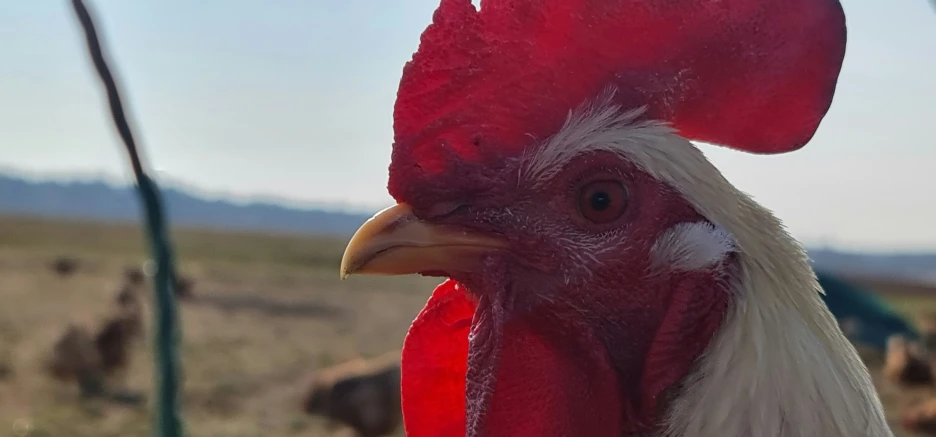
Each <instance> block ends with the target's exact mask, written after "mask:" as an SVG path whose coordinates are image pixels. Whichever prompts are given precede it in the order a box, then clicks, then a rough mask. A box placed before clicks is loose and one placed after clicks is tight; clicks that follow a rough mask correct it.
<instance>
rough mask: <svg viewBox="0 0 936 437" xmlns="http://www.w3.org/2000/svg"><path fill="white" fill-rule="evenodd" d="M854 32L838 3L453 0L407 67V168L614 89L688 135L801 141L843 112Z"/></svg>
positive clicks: (402, 153)
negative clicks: (832, 108)
mask: <svg viewBox="0 0 936 437" xmlns="http://www.w3.org/2000/svg"><path fill="white" fill-rule="evenodd" d="M845 39H846V38H845V17H844V13H843V12H842V8H841V5H840V4H839V2H838V1H837V0H656V1H653V0H603V1H598V0H552V1H550V0H484V1H483V2H482V7H481V9H480V11H478V10H476V9H475V8H474V6H473V5H472V4H471V2H470V0H442V4H441V5H440V6H439V8H438V9H437V10H436V12H435V16H434V20H433V23H432V24H431V25H430V26H429V27H428V28H427V29H426V31H425V32H424V33H423V35H422V40H421V43H420V46H419V51H418V52H417V53H416V54H415V55H414V56H413V60H412V61H411V62H409V63H408V64H407V65H406V67H405V68H404V70H403V77H402V80H401V83H400V89H399V93H398V96H397V101H396V107H395V112H394V129H395V145H394V155H393V159H394V165H395V166H400V168H402V167H412V166H413V165H414V164H418V166H419V167H420V168H422V169H423V170H424V171H428V172H430V173H435V172H438V171H440V170H441V169H442V168H444V167H445V166H446V165H447V162H448V161H450V158H449V156H451V152H452V151H454V152H455V153H457V154H458V155H459V157H461V158H462V159H469V160H473V161H477V160H479V159H483V158H484V157H485V156H504V155H505V154H506V155H508V156H509V155H512V154H515V153H517V152H519V151H520V150H522V149H523V148H524V147H525V146H526V145H528V144H529V143H530V142H531V140H530V137H531V136H532V137H534V138H539V139H543V138H545V137H548V136H550V135H552V134H554V133H555V132H556V131H557V130H558V129H559V127H560V126H561V125H562V122H563V121H564V119H565V117H566V116H567V114H568V111H569V110H570V109H573V108H575V107H577V106H579V105H581V104H582V103H585V102H587V101H589V100H590V99H593V98H596V97H597V96H598V95H599V94H600V93H601V91H602V89H604V88H607V87H609V86H614V87H615V88H616V89H617V94H616V99H615V101H616V103H618V104H620V105H622V106H623V108H624V109H633V108H637V107H641V106H645V105H646V106H647V112H646V114H645V117H646V118H648V119H656V120H663V121H666V122H669V123H671V124H672V125H673V126H674V127H675V128H677V129H678V130H679V131H680V134H681V135H682V136H684V137H686V138H689V139H692V140H697V141H702V142H708V143H713V144H719V145H723V146H727V147H731V148H734V149H739V150H745V151H748V152H754V153H781V152H787V151H791V150H795V149H798V148H800V147H802V146H803V145H804V144H805V143H806V142H807V141H809V139H810V138H812V136H813V134H814V133H815V131H816V129H817V128H818V126H819V122H820V121H821V119H822V118H823V116H824V115H825V113H826V111H828V109H829V105H830V104H831V101H832V95H833V92H834V90H835V84H836V80H837V78H838V74H839V71H840V69H841V65H842V60H843V57H844V54H845ZM440 145H445V146H446V147H439V146H440ZM392 173H393V170H391V179H393V178H394V175H393V174H392ZM391 182H393V181H391ZM392 185H393V183H391V186H392ZM391 191H392V190H391Z"/></svg>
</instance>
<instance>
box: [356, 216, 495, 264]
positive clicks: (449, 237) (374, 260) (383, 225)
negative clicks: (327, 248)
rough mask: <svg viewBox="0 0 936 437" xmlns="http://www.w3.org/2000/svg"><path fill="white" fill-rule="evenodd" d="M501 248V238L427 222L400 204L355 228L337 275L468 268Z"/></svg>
mask: <svg viewBox="0 0 936 437" xmlns="http://www.w3.org/2000/svg"><path fill="white" fill-rule="evenodd" d="M505 247H506V244H505V243H504V242H503V241H502V240H499V239H496V238H493V237H489V236H485V235H481V234H478V233H475V232H472V231H468V230H466V229H464V228H459V227H455V226H447V225H434V224H431V223H427V222H425V221H423V220H420V219H419V218H417V217H416V216H415V215H413V209H412V208H411V207H410V206H409V205H407V204H405V203H401V204H397V205H395V206H392V207H390V208H387V209H385V210H383V211H381V212H379V213H377V215H375V216H374V217H373V218H371V219H370V220H368V221H367V222H366V223H364V225H362V226H361V228H360V229H358V230H357V232H355V233H354V236H353V237H351V241H350V242H348V247H347V248H345V253H344V256H343V257H342V258H341V278H342V279H344V278H347V277H348V276H350V275H351V274H353V273H363V274H371V275H405V274H410V273H422V272H472V271H476V270H477V269H478V268H480V267H481V260H482V259H483V257H484V255H485V254H487V253H490V252H492V251H495V250H498V249H503V248H505Z"/></svg>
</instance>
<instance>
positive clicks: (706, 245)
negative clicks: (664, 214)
mask: <svg viewBox="0 0 936 437" xmlns="http://www.w3.org/2000/svg"><path fill="white" fill-rule="evenodd" d="M737 250H738V246H737V244H735V240H734V237H733V236H732V235H731V234H730V233H729V232H728V231H726V230H725V229H722V228H720V227H717V226H715V225H713V224H711V223H709V222H695V223H680V224H678V225H676V226H673V227H672V228H670V229H669V230H668V231H666V233H665V234H663V235H662V236H660V238H658V239H657V241H656V243H654V244H653V249H651V251H650V256H651V265H652V267H653V270H654V271H661V270H677V271H692V270H702V269H705V268H708V267H711V266H713V265H715V264H717V263H718V262H720V261H721V260H722V259H724V258H725V256H727V255H728V254H729V253H732V252H737Z"/></svg>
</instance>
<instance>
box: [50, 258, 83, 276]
mask: <svg viewBox="0 0 936 437" xmlns="http://www.w3.org/2000/svg"><path fill="white" fill-rule="evenodd" d="M78 264H80V263H79V261H78V259H76V258H72V257H68V256H60V257H58V258H56V259H55V260H53V261H52V266H51V267H52V270H53V271H54V272H55V274H57V275H59V276H61V277H63V278H64V277H68V276H71V275H72V274H74V273H75V272H76V271H77V270H78Z"/></svg>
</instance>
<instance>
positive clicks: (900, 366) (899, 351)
mask: <svg viewBox="0 0 936 437" xmlns="http://www.w3.org/2000/svg"><path fill="white" fill-rule="evenodd" d="M882 374H883V375H884V377H885V378H886V379H887V380H889V381H891V382H893V383H896V384H899V385H902V386H908V387H909V386H922V385H932V384H933V381H934V377H933V370H932V367H931V365H930V363H929V361H928V360H926V359H925V358H924V356H923V354H922V351H920V348H919V346H918V345H917V343H910V342H908V341H907V340H906V339H905V338H903V337H901V336H899V335H895V336H893V337H891V338H889V339H888V340H887V357H886V358H885V360H884V369H883V370H882Z"/></svg>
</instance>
